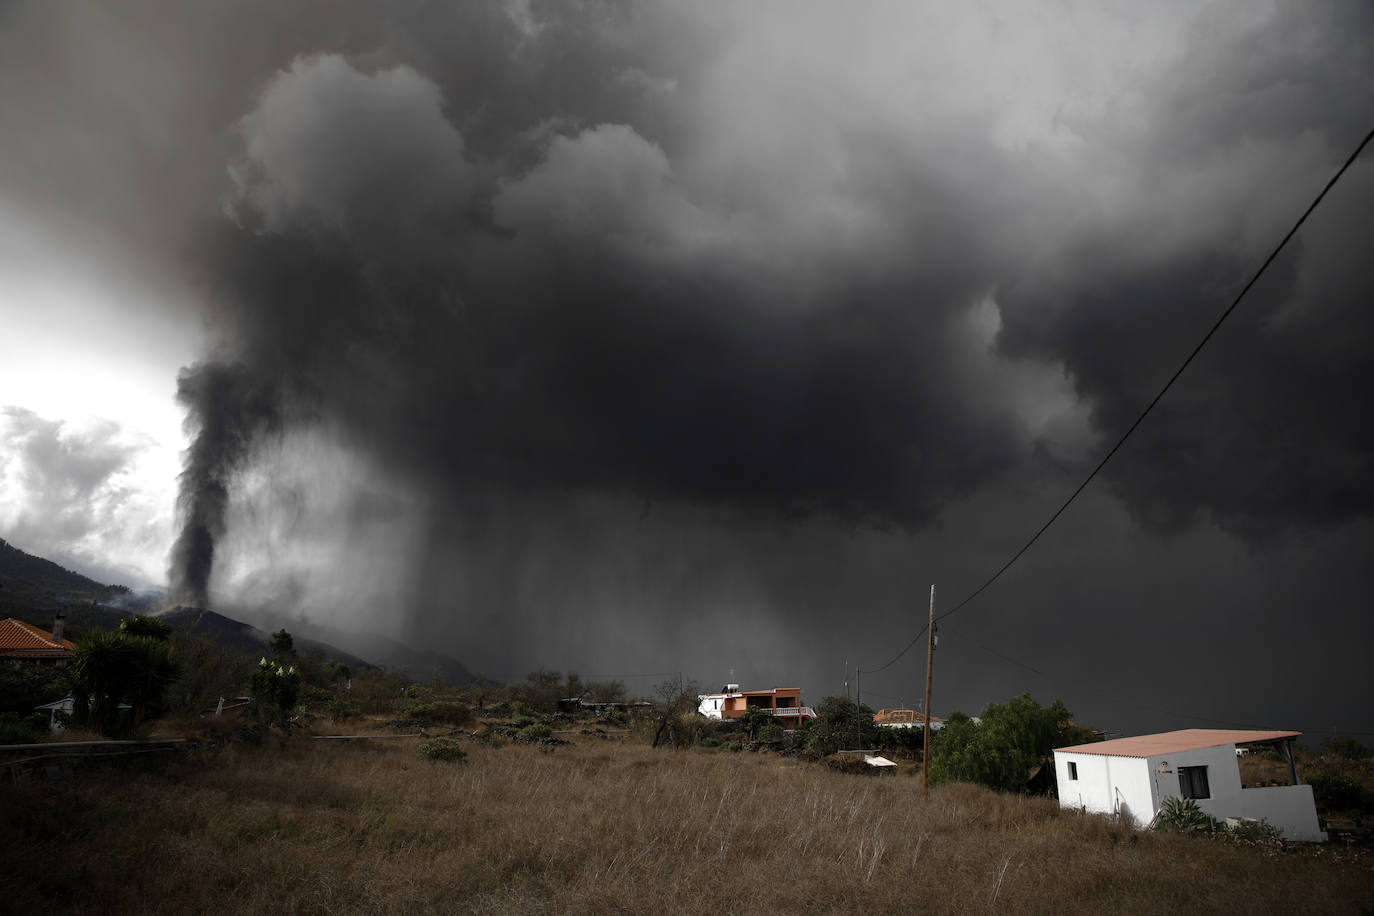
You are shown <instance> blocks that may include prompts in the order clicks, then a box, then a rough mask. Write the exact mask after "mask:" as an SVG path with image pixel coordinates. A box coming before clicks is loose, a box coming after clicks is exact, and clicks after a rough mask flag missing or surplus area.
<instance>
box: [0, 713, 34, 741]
mask: <svg viewBox="0 0 1374 916" xmlns="http://www.w3.org/2000/svg"><path fill="white" fill-rule="evenodd" d="M42 737H43V730H42V729H40V728H39V727H38V726H37V725H36V724H35V723H34V721H33V719H32V718H31V717H29V716H21V715H20V714H19V713H17V712H0V744H35V743H37V742H38V741H39V740H40V739H41V738H42Z"/></svg>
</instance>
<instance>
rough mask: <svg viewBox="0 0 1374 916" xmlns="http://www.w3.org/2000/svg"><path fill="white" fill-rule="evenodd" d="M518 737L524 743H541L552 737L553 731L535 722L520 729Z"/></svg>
mask: <svg viewBox="0 0 1374 916" xmlns="http://www.w3.org/2000/svg"><path fill="white" fill-rule="evenodd" d="M520 737H521V738H524V739H525V740H526V741H543V740H544V739H545V738H551V737H553V729H551V728H549V727H548V726H547V725H542V724H540V723H538V722H535V723H534V724H533V725H526V726H525V727H524V728H522V729H520Z"/></svg>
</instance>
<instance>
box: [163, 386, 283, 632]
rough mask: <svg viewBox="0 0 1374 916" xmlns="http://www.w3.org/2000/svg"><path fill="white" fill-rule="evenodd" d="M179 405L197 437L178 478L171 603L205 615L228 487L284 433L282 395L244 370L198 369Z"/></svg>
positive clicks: (182, 388)
mask: <svg viewBox="0 0 1374 916" xmlns="http://www.w3.org/2000/svg"><path fill="white" fill-rule="evenodd" d="M177 400H178V401H179V402H181V403H182V404H183V405H185V407H186V409H187V415H186V427H187V431H188V432H189V433H191V434H192V436H193V439H192V442H191V447H190V448H189V449H187V450H186V455H185V459H186V464H185V468H184V470H182V472H181V476H180V478H179V480H180V482H181V492H180V494H179V495H178V497H177V508H178V510H179V512H180V513H181V519H182V528H181V533H180V534H179V535H178V536H177V540H176V543H175V544H173V545H172V555H171V568H170V569H169V570H168V581H169V584H170V597H171V599H172V600H173V601H174V602H176V603H179V604H190V605H195V606H197V607H204V606H205V605H206V599H207V596H208V593H209V586H210V573H211V571H212V570H213V567H214V558H215V542H216V541H217V540H218V539H219V538H220V536H222V535H223V534H224V513H225V510H226V509H227V507H228V504H229V485H230V481H231V478H232V477H233V475H234V473H235V471H237V470H238V469H239V468H240V467H242V465H243V463H244V460H245V459H246V458H247V457H248V456H249V454H250V453H251V451H252V448H253V445H254V443H255V442H256V441H257V439H258V437H259V436H260V435H261V434H262V433H265V432H269V431H271V430H274V429H277V428H278V427H279V425H280V402H279V397H278V393H277V389H276V388H275V387H274V386H271V385H268V384H265V383H264V382H263V381H262V380H260V379H256V378H254V377H253V376H252V375H251V374H250V373H249V372H248V370H247V369H246V368H245V367H243V366H242V365H239V364H224V363H197V364H196V365H194V366H190V367H187V368H185V369H183V370H182V371H181V372H180V373H179V374H178V375H177Z"/></svg>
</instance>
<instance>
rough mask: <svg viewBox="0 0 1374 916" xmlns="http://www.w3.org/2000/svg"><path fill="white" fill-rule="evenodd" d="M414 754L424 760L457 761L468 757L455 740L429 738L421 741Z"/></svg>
mask: <svg viewBox="0 0 1374 916" xmlns="http://www.w3.org/2000/svg"><path fill="white" fill-rule="evenodd" d="M416 752H417V753H418V754H419V755H420V756H421V757H423V758H425V759H426V760H443V761H459V760H465V759H467V756H468V755H467V751H465V750H463V746H462V745H461V744H459V742H458V739H457V738H444V737H439V738H430V739H428V740H426V741H422V742H421V743H420V746H419V748H417V749H416Z"/></svg>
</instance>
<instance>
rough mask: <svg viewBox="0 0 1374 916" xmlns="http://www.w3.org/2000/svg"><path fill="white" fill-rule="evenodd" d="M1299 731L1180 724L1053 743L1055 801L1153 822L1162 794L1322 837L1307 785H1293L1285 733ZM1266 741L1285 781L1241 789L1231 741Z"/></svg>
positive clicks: (1292, 835)
mask: <svg viewBox="0 0 1374 916" xmlns="http://www.w3.org/2000/svg"><path fill="white" fill-rule="evenodd" d="M1300 734H1301V732H1285V731H1251V730H1246V729H1219V728H1185V729H1183V730H1181V731H1174V732H1164V733H1162V734H1158V735H1138V736H1136V737H1134V738H1116V739H1114V740H1111V741H1099V742H1097V743H1095V744H1080V745H1076V746H1074V747H1062V748H1056V749H1055V751H1054V767H1055V777H1056V779H1057V781H1058V783H1059V804H1060V806H1062V807H1065V808H1081V809H1084V810H1087V811H1097V812H1101V813H1104V814H1121V815H1125V816H1127V817H1129V818H1131V819H1132V820H1133V821H1135V823H1136V825H1137V826H1139V827H1146V826H1148V825H1150V824H1151V823H1153V821H1154V819H1155V817H1156V815H1157V814H1158V812H1159V810H1160V807H1161V806H1162V805H1163V804H1164V801H1165V799H1168V798H1191V799H1193V800H1195V801H1196V802H1197V805H1198V807H1199V808H1201V809H1202V810H1203V811H1205V812H1207V813H1208V814H1209V815H1211V816H1212V817H1214V818H1217V819H1218V820H1226V819H1228V818H1252V819H1254V820H1263V821H1266V822H1267V823H1269V824H1270V825H1271V826H1273V827H1274V828H1276V829H1277V830H1278V831H1279V832H1280V833H1281V834H1282V835H1283V837H1284V838H1285V839H1288V840H1305V841H1312V842H1323V841H1325V840H1326V833H1325V832H1324V831H1323V830H1322V829H1321V824H1320V822H1319V821H1318V819H1317V806H1316V802H1315V801H1314V800H1313V797H1312V787H1311V786H1303V785H1298V774H1297V767H1296V765H1295V764H1294V761H1293V739H1294V738H1297V737H1298V736H1299V735H1300ZM1253 744H1267V745H1272V746H1274V747H1276V748H1277V749H1278V750H1279V751H1280V753H1281V754H1283V755H1284V756H1286V758H1287V760H1288V771H1289V776H1290V779H1291V783H1292V784H1291V785H1287V786H1265V787H1259V788H1249V789H1247V788H1243V787H1242V785H1241V779H1240V765H1239V763H1238V762H1237V759H1236V745H1253Z"/></svg>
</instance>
